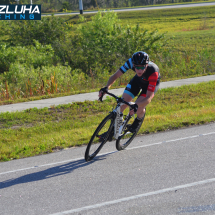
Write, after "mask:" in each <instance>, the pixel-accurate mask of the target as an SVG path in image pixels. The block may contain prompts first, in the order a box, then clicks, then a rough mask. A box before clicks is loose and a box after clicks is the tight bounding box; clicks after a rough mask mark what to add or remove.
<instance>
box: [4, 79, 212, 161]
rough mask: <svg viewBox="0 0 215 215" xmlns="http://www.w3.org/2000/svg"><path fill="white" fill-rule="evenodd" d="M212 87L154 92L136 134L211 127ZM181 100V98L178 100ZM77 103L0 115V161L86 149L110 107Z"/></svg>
mask: <svg viewBox="0 0 215 215" xmlns="http://www.w3.org/2000/svg"><path fill="white" fill-rule="evenodd" d="M214 92H215V81H212V82H208V83H200V84H197V85H188V86H182V87H178V88H168V89H162V90H159V91H158V92H157V93H156V96H155V97H154V98H153V101H152V103H150V104H149V106H148V108H147V114H146V118H145V121H144V123H143V125H142V127H141V129H140V132H139V133H140V134H148V133H151V132H158V131H165V130H169V129H176V128H180V127H184V126H190V125H196V124H203V123H208V122H213V121H215V96H214ZM182 95H183V96H182ZM114 106H115V101H114V99H111V98H107V99H106V100H105V101H104V102H103V103H101V102H98V101H95V102H89V101H88V102H84V103H83V102H79V103H73V104H69V105H61V106H58V107H53V108H50V109H48V108H44V109H40V110H38V109H36V108H35V109H29V110H26V111H23V112H15V113H9V112H7V113H1V114H0V142H1V144H0V161H7V160H11V159H18V158H23V157H29V156H34V155H38V154H43V153H50V152H53V151H55V150H59V149H63V148H67V147H73V146H80V145H82V144H87V143H88V141H89V139H90V137H91V135H92V133H93V132H94V130H95V129H96V127H97V126H98V124H99V123H100V122H101V120H102V118H104V117H105V116H106V115H107V114H108V112H109V111H111V110H112V107H114Z"/></svg>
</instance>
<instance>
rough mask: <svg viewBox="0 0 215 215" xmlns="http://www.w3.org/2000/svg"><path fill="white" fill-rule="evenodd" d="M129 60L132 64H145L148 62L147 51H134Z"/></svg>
mask: <svg viewBox="0 0 215 215" xmlns="http://www.w3.org/2000/svg"><path fill="white" fill-rule="evenodd" d="M131 60H132V63H133V64H134V65H146V64H148V63H149V56H148V54H147V53H145V52H142V51H140V52H136V53H134V54H133V56H132V58H131Z"/></svg>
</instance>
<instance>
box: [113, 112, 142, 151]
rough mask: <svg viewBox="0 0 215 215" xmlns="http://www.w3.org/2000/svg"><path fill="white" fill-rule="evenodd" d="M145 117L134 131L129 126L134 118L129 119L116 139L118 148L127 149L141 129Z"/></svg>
mask: <svg viewBox="0 0 215 215" xmlns="http://www.w3.org/2000/svg"><path fill="white" fill-rule="evenodd" d="M144 117H145V116H144ZM144 117H143V119H142V121H141V123H140V125H139V126H138V127H137V129H136V131H135V132H134V133H132V132H130V131H129V127H130V126H131V124H132V121H133V119H132V118H131V117H130V118H129V119H128V121H127V123H126V125H125V126H124V128H123V130H122V132H121V135H120V136H119V137H118V139H117V140H116V148H117V150H118V151H120V150H123V149H125V148H126V147H127V146H128V145H129V144H130V143H131V142H132V140H133V139H134V138H135V136H136V135H137V133H138V131H139V130H140V127H141V125H142V123H143V120H144Z"/></svg>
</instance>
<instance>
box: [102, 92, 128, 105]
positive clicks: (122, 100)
mask: <svg viewBox="0 0 215 215" xmlns="http://www.w3.org/2000/svg"><path fill="white" fill-rule="evenodd" d="M104 93H107V94H108V95H110V96H112V97H114V98H115V99H116V100H117V102H122V103H124V104H126V105H128V106H129V107H131V104H129V103H128V102H126V101H124V99H123V98H120V97H118V96H115V95H114V94H112V93H109V92H108V91H106V92H103V94H102V96H101V97H100V98H99V100H100V101H101V102H103V101H102V98H103V96H104ZM131 108H132V107H131Z"/></svg>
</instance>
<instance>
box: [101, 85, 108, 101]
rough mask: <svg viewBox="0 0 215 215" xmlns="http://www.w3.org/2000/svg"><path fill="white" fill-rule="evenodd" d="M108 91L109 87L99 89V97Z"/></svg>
mask: <svg viewBox="0 0 215 215" xmlns="http://www.w3.org/2000/svg"><path fill="white" fill-rule="evenodd" d="M107 91H108V87H103V88H101V89H100V90H99V98H101V97H102V96H104V95H105V93H106V92H107Z"/></svg>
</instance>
